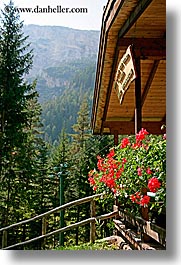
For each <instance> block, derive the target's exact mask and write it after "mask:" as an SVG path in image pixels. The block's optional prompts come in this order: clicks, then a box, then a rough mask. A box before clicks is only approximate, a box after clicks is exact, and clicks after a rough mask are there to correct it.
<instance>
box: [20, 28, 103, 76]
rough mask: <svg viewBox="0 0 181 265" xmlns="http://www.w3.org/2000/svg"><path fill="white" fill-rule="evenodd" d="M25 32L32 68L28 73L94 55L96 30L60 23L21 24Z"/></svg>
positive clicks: (96, 45)
mask: <svg viewBox="0 0 181 265" xmlns="http://www.w3.org/2000/svg"><path fill="white" fill-rule="evenodd" d="M24 33H25V36H27V35H28V36H29V38H28V42H30V43H31V48H33V54H34V59H33V69H32V70H31V72H30V75H31V76H37V75H39V74H41V72H42V70H43V69H45V68H49V67H56V66H60V65H61V64H62V63H63V62H70V61H75V60H83V59H86V58H89V59H91V58H92V59H93V60H95V59H96V56H97V52H98V43H99V35H100V32H99V31H94V30H78V29H72V28H67V27H62V26H39V25H24Z"/></svg>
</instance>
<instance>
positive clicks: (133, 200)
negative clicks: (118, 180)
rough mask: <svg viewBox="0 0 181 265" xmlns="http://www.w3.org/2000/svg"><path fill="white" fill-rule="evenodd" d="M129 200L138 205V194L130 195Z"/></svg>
mask: <svg viewBox="0 0 181 265" xmlns="http://www.w3.org/2000/svg"><path fill="white" fill-rule="evenodd" d="M130 199H131V201H132V202H133V203H137V204H140V202H139V199H140V192H136V193H135V194H132V195H130Z"/></svg>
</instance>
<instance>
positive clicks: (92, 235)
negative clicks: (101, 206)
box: [90, 199, 96, 243]
mask: <svg viewBox="0 0 181 265" xmlns="http://www.w3.org/2000/svg"><path fill="white" fill-rule="evenodd" d="M90 212H91V218H92V217H95V216H96V203H95V200H94V199H93V200H92V201H91V202H90ZM95 237H96V222H95V220H94V221H92V222H91V223H90V242H91V243H94V242H95Z"/></svg>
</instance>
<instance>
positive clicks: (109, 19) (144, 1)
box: [91, 0, 153, 133]
mask: <svg viewBox="0 0 181 265" xmlns="http://www.w3.org/2000/svg"><path fill="white" fill-rule="evenodd" d="M152 1H153V0H140V1H138V3H137V5H136V6H135V7H134V10H133V11H132V12H131V14H130V16H129V19H126V20H125V23H124V25H123V26H122V27H121V29H120V31H119V33H118V36H119V38H118V39H117V44H116V48H115V51H114V60H113V67H112V70H111V77H110V81H109V86H108V90H107V96H106V102H105V107H104V113H103V118H102V125H101V131H100V133H102V127H103V122H104V120H105V116H106V113H107V109H108V102H109V98H110V94H111V89H112V83H113V79H114V76H113V75H114V71H115V69H116V66H117V60H118V54H119V39H120V38H121V37H123V36H124V34H126V32H128V31H129V29H130V28H131V27H132V25H133V24H134V23H135V22H136V20H137V19H138V18H139V17H140V16H141V14H142V13H143V12H144V11H145V9H146V8H147V7H148V6H149V4H150V3H151V2H152ZM118 3H119V5H118ZM108 4H109V5H107V7H106V10H105V12H104V14H103V19H102V28H101V37H100V45H99V53H98V62H97V72H96V82H95V90H94V100H93V107H92V117H91V127H92V128H93V131H94V128H95V122H96V115H97V108H98V101H99V95H100V88H101V79H102V74H103V64H104V59H105V51H106V45H107V39H108V32H109V30H110V28H111V25H112V23H113V22H114V19H115V16H116V15H117V13H118V12H119V10H120V9H121V7H122V5H123V4H124V1H123V0H122V1H118V0H117V1H111V2H109V3H108ZM111 7H112V13H111V11H110V10H109V9H108V8H111ZM115 8H116V10H115Z"/></svg>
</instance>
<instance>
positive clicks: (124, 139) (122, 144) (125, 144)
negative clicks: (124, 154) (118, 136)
mask: <svg viewBox="0 0 181 265" xmlns="http://www.w3.org/2000/svg"><path fill="white" fill-rule="evenodd" d="M129 144H130V141H129V139H128V138H123V139H122V141H121V146H120V148H125V147H126V146H127V145H129Z"/></svg>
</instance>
